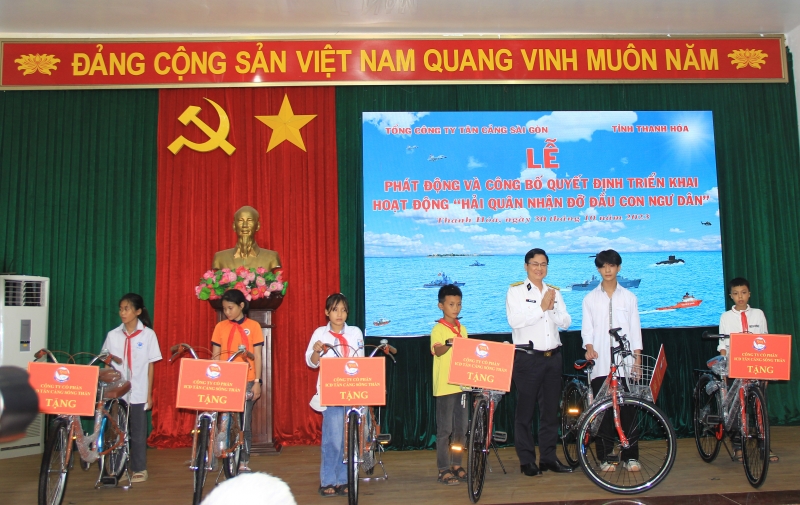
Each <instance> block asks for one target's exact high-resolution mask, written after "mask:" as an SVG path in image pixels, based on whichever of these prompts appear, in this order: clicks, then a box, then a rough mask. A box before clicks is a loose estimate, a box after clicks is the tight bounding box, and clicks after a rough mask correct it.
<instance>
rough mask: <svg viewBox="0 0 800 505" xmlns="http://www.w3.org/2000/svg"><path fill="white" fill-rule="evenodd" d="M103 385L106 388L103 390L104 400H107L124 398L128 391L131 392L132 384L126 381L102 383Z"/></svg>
mask: <svg viewBox="0 0 800 505" xmlns="http://www.w3.org/2000/svg"><path fill="white" fill-rule="evenodd" d="M103 382H105V381H103ZM101 385H102V386H105V389H104V390H103V399H105V400H114V399H117V398H122V397H123V396H125V395H126V394H128V391H130V390H131V383H130V381H126V380H117V381H114V382H111V383H108V384H103V383H101Z"/></svg>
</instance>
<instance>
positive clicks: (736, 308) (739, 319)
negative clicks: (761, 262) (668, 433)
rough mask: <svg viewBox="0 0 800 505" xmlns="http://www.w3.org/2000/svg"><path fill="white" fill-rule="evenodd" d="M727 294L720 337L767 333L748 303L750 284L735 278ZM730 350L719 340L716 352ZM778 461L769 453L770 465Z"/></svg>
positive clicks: (763, 321) (763, 320)
mask: <svg viewBox="0 0 800 505" xmlns="http://www.w3.org/2000/svg"><path fill="white" fill-rule="evenodd" d="M728 293H729V296H730V297H731V300H733V304H734V305H733V307H731V310H729V311H727V312H723V313H722V315H721V316H720V318H719V332H720V334H722V335H730V334H731V333H756V334H764V333H769V330H768V328H767V318H766V316H764V312H762V311H761V309H756V308H753V307H751V306H750V305H749V302H750V283H749V282H748V281H747V279H745V278H744V277H736V278H735V279H731V280H730V282H729V283H728ZM730 349H731V339H730V338H721V339H719V345H718V346H717V350H718V351H719V353H720V354H721V355H723V356H727V355H728V353H729V352H730ZM762 384H763V391H764V398H766V397H767V382H763V383H762ZM734 450H735V454H736V455H737V456H738V457H739V458H741V457H742V452H741V449H740V448H738V447H735V449H734ZM779 460H780V458H778V455H777V454H775V453H774V452H772V451H770V453H769V461H770V463H777V462H778V461H779Z"/></svg>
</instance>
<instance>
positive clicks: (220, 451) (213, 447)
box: [169, 344, 247, 470]
mask: <svg viewBox="0 0 800 505" xmlns="http://www.w3.org/2000/svg"><path fill="white" fill-rule="evenodd" d="M172 350H173V351H174V354H173V355H172V357H171V358H170V359H169V361H170V362H172V361H174V360H175V358H177V357H178V356H179V355H180V354H182V353H183V352H184V351H188V352H189V353H190V354H191V355H192V359H199V358H198V356H197V353H196V352H195V351H194V349H193V348H192V347H191V346H190V345H189V344H178V345H177V346H173V348H172ZM246 353H247V351H246V349H244V346H239V349H238V350H237V351H236V352H235V353H233V354H232V355H231V356H230V357H229V358H228V359H227V361H233V360H234V359H236V358H237V357H238V356H239V355H240V354H246ZM246 408H247V407H245V409H246ZM218 414H219V412H216V411H214V412H212V411H201V412H198V413H197V417H196V418H195V422H194V429H192V459H191V460H190V461H189V469H190V470H197V469H198V467H197V466H196V465H194V462H195V461H196V458H197V437H198V434H199V433H200V425H201V423H202V420H203V419H208V420H209V430H208V445H207V449H206V450H207V457H206V458H205V461H206V470H214V463H215V462H216V461H217V459H218V458H222V457H226V456H228V455H230V454H232V453H233V452H235V451H236V449H238V448H240V447H241V446H243V445H244V432H243V431H242V430H241V427H239V425H238V424H237V423H233V427H234V432H235V436H234V437H233V438H235V440H236V442H235V443H234V444H233V445H232V446H231V447H225V446H218V444H216V443H215V435H216V433H217V416H218ZM227 419H228V422H230V419H231V418H230V416H228V418H227ZM223 428H224V429H227V426H223Z"/></svg>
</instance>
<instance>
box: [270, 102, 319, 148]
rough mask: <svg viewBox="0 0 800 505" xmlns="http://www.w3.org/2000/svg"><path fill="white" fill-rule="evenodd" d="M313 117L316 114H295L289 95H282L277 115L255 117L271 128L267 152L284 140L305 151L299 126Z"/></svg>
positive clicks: (305, 123) (302, 125)
mask: <svg viewBox="0 0 800 505" xmlns="http://www.w3.org/2000/svg"><path fill="white" fill-rule="evenodd" d="M315 117H317V115H316V114H306V115H299V114H298V115H296V114H295V113H294V112H293V111H292V105H291V104H290V103H289V95H283V104H282V105H281V110H280V111H279V112H278V115H277V116H256V119H258V120H259V121H261V122H262V123H264V124H265V125H267V126H269V127H270V128H272V136H271V137H270V139H269V147H267V152H270V151H271V150H272V149H274V148H275V147H277V146H278V145H280V144H281V143H282V142H283V141H284V140H288V141H289V142H291V143H292V144H294V145H296V146H297V147H299V148H300V149H302V150H303V151H305V150H306V145H305V144H304V143H303V137H302V136H301V135H300V128H302V127H304V126H305V125H307V124H308V123H309V122H310V121H311V120H312V119H314V118H315Z"/></svg>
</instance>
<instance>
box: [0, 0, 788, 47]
mask: <svg viewBox="0 0 800 505" xmlns="http://www.w3.org/2000/svg"><path fill="white" fill-rule="evenodd" d="M798 27H800V0H603V1H600V0H124V1H123V0H0V37H4V38H18V37H33V38H44V37H59V38H65V37H66V38H72V37H78V38H85V37H121V36H124V37H137V36H144V37H154V36H158V37H188V36H192V37H194V36H199V37H213V38H219V37H227V36H252V35H256V36H265V35H283V36H286V35H295V36H313V35H326V36H330V35H340V36H347V35H358V34H366V35H370V34H389V35H392V34H419V35H442V34H465V35H487V36H491V35H500V34H526V35H535V34H617V33H619V34H631V33H653V34H668V33H670V34H702V33H708V34H722V33H730V34H732V33H788V32H790V31H792V30H793V29H796V28H798Z"/></svg>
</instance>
